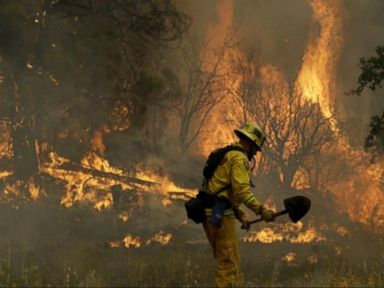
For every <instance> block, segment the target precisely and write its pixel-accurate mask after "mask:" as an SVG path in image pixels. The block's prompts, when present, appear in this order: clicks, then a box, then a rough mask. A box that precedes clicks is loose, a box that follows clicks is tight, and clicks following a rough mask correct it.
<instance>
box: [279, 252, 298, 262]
mask: <svg viewBox="0 0 384 288" xmlns="http://www.w3.org/2000/svg"><path fill="white" fill-rule="evenodd" d="M295 259H296V253H295V252H289V253H288V254H287V255H285V256H284V257H283V258H282V260H283V261H286V262H288V263H290V262H293V261H295Z"/></svg>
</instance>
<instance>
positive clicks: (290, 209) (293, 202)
mask: <svg viewBox="0 0 384 288" xmlns="http://www.w3.org/2000/svg"><path fill="white" fill-rule="evenodd" d="M284 207H285V209H284V210H282V211H280V212H277V213H275V214H273V216H274V217H279V216H281V215H284V214H288V216H289V218H290V219H291V220H292V222H293V223H296V222H297V221H299V220H300V219H301V218H303V217H304V216H305V214H307V213H308V211H309V208H311V200H309V199H308V198H307V197H304V196H294V197H290V198H287V199H285V200H284ZM261 221H263V219H261V218H260V219H256V220H253V221H251V222H249V223H248V224H249V225H251V224H254V223H257V222H261Z"/></svg>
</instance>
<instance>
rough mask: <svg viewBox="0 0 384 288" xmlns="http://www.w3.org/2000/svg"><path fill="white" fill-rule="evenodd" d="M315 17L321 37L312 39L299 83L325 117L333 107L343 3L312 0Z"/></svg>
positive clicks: (329, 0)
mask: <svg viewBox="0 0 384 288" xmlns="http://www.w3.org/2000/svg"><path fill="white" fill-rule="evenodd" d="M310 4H311V7H312V11H313V13H314V14H313V20H314V21H315V22H317V23H318V24H319V25H320V32H319V36H318V37H317V38H316V39H311V40H310V42H309V43H308V46H307V50H306V52H305V55H304V58H303V64H302V67H301V70H300V73H299V76H298V79H297V85H298V86H299V88H300V89H301V90H302V92H303V95H304V96H305V97H306V98H307V99H310V100H312V101H314V102H318V103H319V104H320V107H321V110H322V111H323V113H324V115H325V116H326V117H330V116H331V115H332V108H333V106H334V99H333V96H334V94H333V92H334V91H335V87H336V85H335V79H336V77H335V75H336V64H337V60H338V58H339V55H340V49H341V43H342V37H341V24H342V21H341V18H340V14H341V4H340V1H339V0H311V1H310Z"/></svg>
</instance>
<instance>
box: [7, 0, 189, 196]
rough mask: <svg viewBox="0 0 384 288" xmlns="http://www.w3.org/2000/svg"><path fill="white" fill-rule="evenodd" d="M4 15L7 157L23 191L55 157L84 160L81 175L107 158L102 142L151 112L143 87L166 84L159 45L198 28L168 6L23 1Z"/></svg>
mask: <svg viewBox="0 0 384 288" xmlns="http://www.w3.org/2000/svg"><path fill="white" fill-rule="evenodd" d="M0 10H1V12H0V14H1V16H2V17H1V22H0V25H1V27H2V29H1V32H0V36H1V38H2V39H4V41H3V42H2V44H1V45H0V59H1V60H0V70H1V78H0V79H1V81H0V82H1V87H0V88H1V93H2V99H1V101H2V105H1V106H2V107H1V115H0V116H1V119H3V120H4V121H2V126H4V127H3V128H4V129H3V130H4V131H5V132H6V133H5V134H3V136H4V135H9V139H6V141H4V143H8V142H9V143H11V145H6V146H7V147H8V148H4V149H3V151H10V152H9V153H8V152H7V153H8V155H7V157H8V158H9V159H11V160H12V161H8V162H12V163H7V165H6V166H7V167H6V168H7V170H11V172H9V173H11V174H13V176H12V178H13V179H14V180H15V182H17V183H21V184H20V185H21V187H20V190H22V189H24V188H27V190H28V187H30V186H31V183H34V185H38V186H39V185H40V181H38V178H39V176H40V175H42V171H41V168H42V164H44V163H45V164H46V162H49V161H51V160H52V157H50V156H49V155H53V154H51V153H53V152H59V154H61V155H63V156H65V158H67V159H68V158H69V159H68V160H69V161H71V162H70V163H74V162H77V163H79V162H80V161H82V163H81V164H78V165H74V166H73V165H72V167H76V166H77V169H80V170H81V169H83V168H84V167H83V168H81V166H84V165H83V162H84V158H85V157H86V156H87V155H90V154H89V151H91V152H92V153H93V154H92V153H91V154H92V155H93V157H95V155H96V154H98V155H99V156H103V154H104V152H105V148H106V147H105V144H104V143H103V135H105V134H108V133H111V132H116V131H117V132H123V131H127V129H128V128H129V125H130V123H133V124H137V123H140V119H139V117H137V116H138V115H140V116H142V115H145V114H147V112H148V111H142V110H140V108H141V107H143V106H145V105H142V103H145V101H146V99H145V97H147V96H148V97H151V96H152V95H153V93H146V92H147V91H143V90H142V89H140V88H141V87H143V83H148V82H151V81H152V80H153V79H154V81H152V83H154V85H152V86H154V87H157V86H156V85H157V83H158V82H157V80H158V79H160V82H162V83H165V85H163V86H166V84H167V77H166V76H164V74H165V73H160V74H161V75H158V73H157V72H153V70H154V67H153V65H150V63H152V62H153V60H154V59H157V60H158V59H159V58H160V55H159V54H157V53H154V52H155V51H158V47H157V46H158V45H161V44H162V46H163V47H164V50H165V49H167V45H168V43H170V42H172V41H177V40H179V39H180V38H181V37H182V35H183V34H184V33H185V32H186V30H187V29H188V27H189V25H190V19H189V17H188V16H187V15H186V14H184V13H182V12H180V11H179V10H178V9H177V7H176V6H175V5H174V3H173V2H172V1H167V0H165V1H161V0H160V1H157V0H153V1H152V0H150V1H142V2H137V3H136V2H132V1H128V2H127V1H117V0H116V1H108V2H105V1H66V0H63V1H48V0H47V1H39V2H38V3H37V2H33V3H32V2H30V1H18V2H12V3H11V2H9V3H6V2H2V3H1V4H0ZM90 51H92V53H90ZM157 62H159V61H157ZM161 68H162V69H163V68H164V67H161ZM151 72H153V73H151ZM148 79H149V81H148ZM164 94H165V92H164V93H162V94H161V95H160V96H164ZM90 111H92V113H90ZM158 114H159V113H157V115H158ZM116 115H117V116H116ZM134 120H137V122H136V123H135V121H134ZM155 120H156V119H155ZM158 122H159V123H160V124H161V123H162V122H161V121H158ZM146 128H147V127H146ZM155 128H158V127H155ZM148 130H150V128H148V129H142V131H148ZM154 130H156V131H160V129H154ZM8 132H9V133H8ZM149 133H152V132H149ZM156 135H158V134H156ZM156 135H155V136H156ZM140 136H143V135H140ZM143 138H144V136H143ZM153 138H155V137H153ZM152 142H153V141H152ZM148 145H150V143H149V144H148ZM3 146H4V145H3ZM4 147H5V146H4ZM9 147H11V148H12V149H9ZM7 149H8V150H7ZM53 158H55V157H53ZM96 158H97V157H96ZM94 162H95V161H94ZM96 162H97V161H96ZM84 163H85V162H84ZM89 163H93V162H92V161H91V162H89V161H88V164H89ZM89 166H92V165H88V167H87V168H89ZM91 168H94V165H93V166H92V167H91ZM107 170H108V169H107ZM88 172H89V171H88ZM103 172H106V171H104V170H103ZM96 174H97V173H96ZM103 177H108V175H106V174H104V176H103ZM9 180H10V178H8V180H7V181H9ZM9 182H10V181H9ZM16 190H17V189H16ZM24 190H25V189H24Z"/></svg>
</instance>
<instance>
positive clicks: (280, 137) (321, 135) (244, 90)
mask: <svg viewBox="0 0 384 288" xmlns="http://www.w3.org/2000/svg"><path fill="white" fill-rule="evenodd" d="M234 59H235V61H234V63H233V64H234V71H235V72H234V73H235V74H236V75H237V79H238V81H237V85H234V86H233V87H232V94H233V96H234V97H233V98H234V101H235V103H236V104H235V105H236V107H239V109H237V110H236V111H235V112H234V114H233V115H232V120H234V121H237V122H239V125H241V123H243V122H245V121H257V122H258V123H260V125H261V126H262V128H263V129H264V130H265V132H266V133H267V135H268V138H267V145H266V147H265V149H264V153H265V154H266V156H267V157H263V158H262V159H260V161H258V166H257V170H256V171H257V174H264V175H265V174H270V175H275V177H276V178H277V182H278V183H280V184H282V186H283V187H284V188H286V189H289V188H308V187H312V188H313V187H314V186H315V187H316V186H318V181H317V180H316V177H310V175H318V172H319V171H315V172H314V173H311V172H312V170H313V169H317V170H318V169H320V168H319V164H317V165H316V163H317V162H318V161H320V160H319V159H320V158H319V156H320V155H321V153H322V151H323V150H324V148H325V147H326V145H327V144H330V143H331V142H332V140H333V139H334V137H335V134H334V132H333V131H332V125H331V124H332V122H331V121H332V118H333V115H332V117H326V116H324V114H323V113H322V111H321V107H320V106H319V104H318V103H314V102H312V101H310V100H308V99H306V98H305V97H304V96H303V93H302V91H301V88H300V86H298V85H291V84H289V83H288V82H287V81H286V79H285V78H284V76H283V75H282V74H281V73H280V71H279V70H278V69H277V68H276V67H273V66H270V65H268V66H263V67H261V68H260V65H259V64H258V62H257V61H255V58H254V54H252V53H251V54H249V55H245V54H243V56H242V57H237V58H234ZM256 60H257V59H256ZM316 167H317V168H316ZM316 188H318V187H316Z"/></svg>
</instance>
